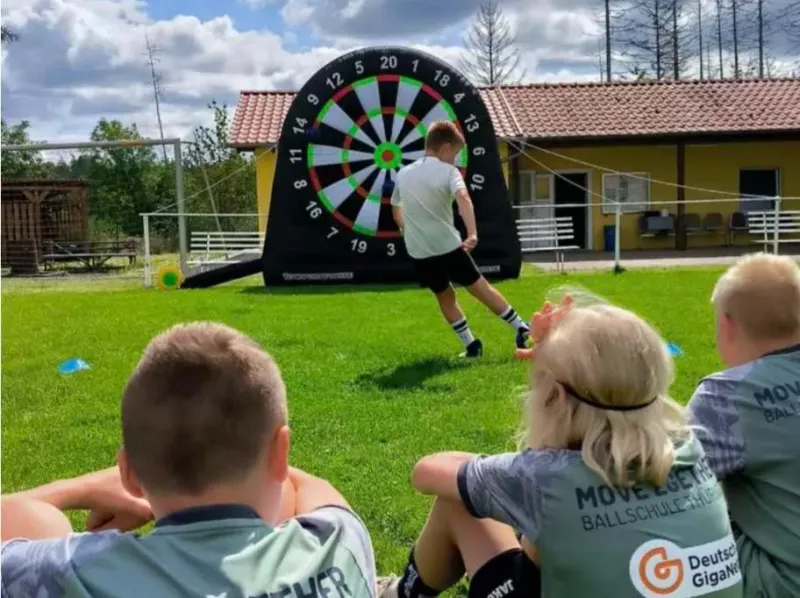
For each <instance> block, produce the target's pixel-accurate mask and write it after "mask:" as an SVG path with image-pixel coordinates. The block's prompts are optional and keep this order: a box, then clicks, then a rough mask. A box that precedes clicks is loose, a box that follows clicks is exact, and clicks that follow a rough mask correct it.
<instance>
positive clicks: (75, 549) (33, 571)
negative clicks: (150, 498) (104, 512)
mask: <svg viewBox="0 0 800 598" xmlns="http://www.w3.org/2000/svg"><path fill="white" fill-rule="evenodd" d="M120 535H121V534H119V533H118V532H102V533H87V534H74V535H72V536H68V537H66V538H58V539H53V540H10V541H7V542H3V545H2V559H0V560H1V561H2V562H1V563H0V569H1V571H0V584H2V598H40V597H47V598H58V597H60V596H62V595H63V593H64V582H65V580H66V577H67V575H68V574H69V572H70V571H71V570H72V568H73V567H75V566H79V565H80V563H81V562H85V561H86V560H88V559H90V558H91V557H92V556H94V555H96V554H98V553H100V552H102V551H103V550H105V549H106V548H108V547H109V546H110V545H111V544H112V543H113V542H115V541H116V540H117V539H118V538H119V537H120Z"/></svg>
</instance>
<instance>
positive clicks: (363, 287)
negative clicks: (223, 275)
mask: <svg viewBox="0 0 800 598" xmlns="http://www.w3.org/2000/svg"><path fill="white" fill-rule="evenodd" d="M411 289H419V285H416V284H411V283H397V284H360V285H340V284H331V285H319V286H316V285H315V286H311V285H308V286H297V287H263V286H252V287H245V288H244V289H242V291H241V292H242V293H245V294H248V295H284V296H292V295H337V294H341V293H393V292H398V291H408V290H411Z"/></svg>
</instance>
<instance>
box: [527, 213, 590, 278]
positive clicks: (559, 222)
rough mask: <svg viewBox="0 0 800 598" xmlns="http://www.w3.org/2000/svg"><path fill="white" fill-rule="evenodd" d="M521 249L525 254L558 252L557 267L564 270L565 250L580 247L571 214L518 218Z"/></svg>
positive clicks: (561, 270)
mask: <svg viewBox="0 0 800 598" xmlns="http://www.w3.org/2000/svg"><path fill="white" fill-rule="evenodd" d="M517 234H518V236H519V242H520V249H521V251H522V253H523V255H524V254H526V253H537V252H543V251H552V252H554V253H555V254H556V267H557V269H558V271H559V272H563V270H564V252H565V251H569V250H572V249H580V246H579V245H576V244H575V230H574V228H573V226H572V217H571V216H559V217H555V218H531V219H525V220H517Z"/></svg>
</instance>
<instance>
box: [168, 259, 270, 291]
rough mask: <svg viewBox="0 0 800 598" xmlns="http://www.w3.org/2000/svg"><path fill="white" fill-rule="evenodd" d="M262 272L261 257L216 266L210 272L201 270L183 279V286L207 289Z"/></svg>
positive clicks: (184, 287)
mask: <svg viewBox="0 0 800 598" xmlns="http://www.w3.org/2000/svg"><path fill="white" fill-rule="evenodd" d="M262 272H263V262H262V261H261V259H260V258H259V259H255V260H249V261H246V262H239V263H237V264H230V265H229V266H222V267H221V268H215V269H214V270H209V271H208V272H201V273H200V274H195V275H194V276H189V277H187V278H186V279H185V280H184V281H183V284H182V285H181V288H182V289H207V288H209V287H213V286H216V285H218V284H223V283H226V282H230V281H232V280H237V279H239V278H245V277H247V276H253V275H254V274H260V273H262Z"/></svg>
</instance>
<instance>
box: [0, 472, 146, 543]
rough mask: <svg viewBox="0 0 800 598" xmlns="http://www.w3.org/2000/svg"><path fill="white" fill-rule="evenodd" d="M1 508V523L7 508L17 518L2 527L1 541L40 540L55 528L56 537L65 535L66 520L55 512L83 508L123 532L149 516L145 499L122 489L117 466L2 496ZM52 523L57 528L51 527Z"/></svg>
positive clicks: (7, 515)
mask: <svg viewBox="0 0 800 598" xmlns="http://www.w3.org/2000/svg"><path fill="white" fill-rule="evenodd" d="M2 506H3V511H4V515H3V520H4V522H5V521H6V520H7V517H9V518H10V515H9V514H8V513H6V508H7V507H8V508H9V509H10V510H12V511H14V512H16V513H19V515H20V516H19V517H15V518H14V519H15V521H14V525H13V526H9V527H8V528H7V527H6V526H5V525H4V526H3V529H2V532H1V534H0V536H1V537H2V539H3V540H7V539H10V538H11V537H16V538H29V539H34V538H37V537H41V535H40V534H41V533H42V530H43V529H47V530H51V532H49V533H48V535H47V536H46V537H54V536H53V533H52V530H54V529H58V531H59V533H58V534H56V535H58V536H63V535H66V534H69V533H70V531H71V528H70V529H67V526H66V525H64V521H66V518H64V519H63V520H62V519H61V518H59V517H57V516H56V515H55V511H70V510H74V509H87V510H91V511H95V512H98V513H103V514H105V515H107V517H106V518H105V523H106V524H107V523H109V522H116V523H117V525H114V526H113V527H115V528H117V529H123V531H125V530H130V529H136V528H137V527H139V526H141V525H143V524H144V523H146V522H147V521H149V520H150V519H152V517H153V514H152V512H151V511H150V505H149V503H148V502H147V501H146V500H144V499H140V498H135V497H133V496H131V495H130V494H128V492H126V491H125V489H124V488H123V487H122V481H121V479H120V474H119V469H118V468H117V467H111V468H109V469H104V470H101V471H96V472H93V473H89V474H85V475H82V476H79V477H76V478H71V479H65V480H58V481H55V482H51V483H49V484H44V485H43V486H39V487H37V488H33V489H31V490H24V491H21V492H16V493H14V494H10V495H4V496H3V497H2ZM66 523H67V524H68V523H69V522H68V521H67V522H66ZM55 524H58V525H57V526H56V527H54V525H55ZM108 527H112V526H109V525H102V526H99V527H98V529H106V528H108Z"/></svg>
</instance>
